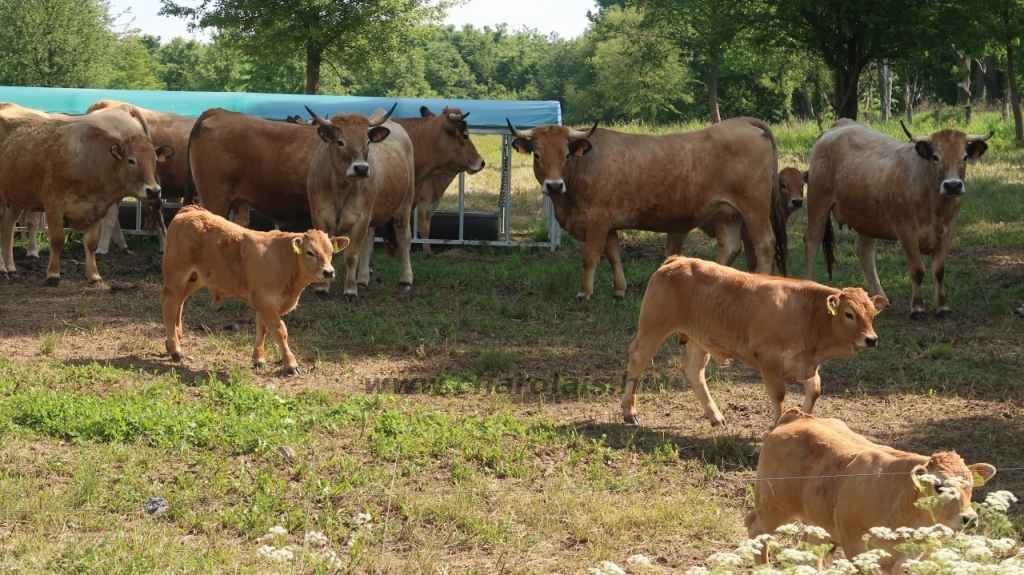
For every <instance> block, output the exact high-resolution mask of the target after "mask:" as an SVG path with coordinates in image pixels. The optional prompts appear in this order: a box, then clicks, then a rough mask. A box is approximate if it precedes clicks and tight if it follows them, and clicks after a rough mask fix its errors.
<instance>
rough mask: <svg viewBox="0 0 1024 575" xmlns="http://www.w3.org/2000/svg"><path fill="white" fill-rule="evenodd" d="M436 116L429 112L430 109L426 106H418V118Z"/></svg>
mask: <svg viewBox="0 0 1024 575" xmlns="http://www.w3.org/2000/svg"><path fill="white" fill-rule="evenodd" d="M436 115H437V114H435V113H433V112H431V111H430V108H428V107H426V106H420V117H421V118H433V117H434V116H436Z"/></svg>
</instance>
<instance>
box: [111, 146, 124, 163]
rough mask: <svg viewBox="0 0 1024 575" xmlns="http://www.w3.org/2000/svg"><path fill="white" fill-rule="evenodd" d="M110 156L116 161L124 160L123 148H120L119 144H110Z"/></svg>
mask: <svg viewBox="0 0 1024 575" xmlns="http://www.w3.org/2000/svg"><path fill="white" fill-rule="evenodd" d="M110 155H111V156H114V157H115V158H117V159H118V160H123V159H124V146H122V145H121V144H111V146H110Z"/></svg>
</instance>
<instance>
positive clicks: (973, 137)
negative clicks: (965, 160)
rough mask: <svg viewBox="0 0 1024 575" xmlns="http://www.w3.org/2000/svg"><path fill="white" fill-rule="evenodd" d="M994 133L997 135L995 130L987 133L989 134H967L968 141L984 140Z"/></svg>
mask: <svg viewBox="0 0 1024 575" xmlns="http://www.w3.org/2000/svg"><path fill="white" fill-rule="evenodd" d="M994 135H996V133H995V131H994V130H993V131H991V132H989V133H987V134H980V135H971V134H968V135H967V141H968V142H984V141H985V140H987V139H989V138H991V137H992V136H994Z"/></svg>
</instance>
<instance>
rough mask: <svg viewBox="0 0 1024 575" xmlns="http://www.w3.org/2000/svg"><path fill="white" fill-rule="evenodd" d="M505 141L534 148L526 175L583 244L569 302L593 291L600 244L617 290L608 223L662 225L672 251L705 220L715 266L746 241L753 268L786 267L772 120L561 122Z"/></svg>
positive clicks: (615, 253)
mask: <svg viewBox="0 0 1024 575" xmlns="http://www.w3.org/2000/svg"><path fill="white" fill-rule="evenodd" d="M508 128H509V131H510V132H512V135H513V136H515V140H514V141H513V142H512V147H514V148H515V149H516V150H517V151H519V152H520V153H523V154H528V153H531V152H532V153H533V173H534V175H535V176H536V177H537V181H538V182H540V184H541V191H542V192H543V193H544V194H545V195H547V196H548V197H549V198H551V201H552V204H553V205H554V209H555V217H556V218H557V219H558V223H559V225H561V226H562V228H563V229H564V230H565V231H567V232H568V233H569V234H570V235H571V236H573V237H574V238H575V239H577V240H579V241H582V242H584V246H583V268H584V272H583V282H582V284H581V285H580V290H579V293H578V294H577V296H576V300H577V301H578V302H582V301H585V300H586V299H588V298H589V297H590V296H591V294H592V293H593V291H594V268H595V267H596V266H597V263H598V260H599V259H600V257H601V252H602V250H603V251H604V254H605V255H606V256H607V257H608V261H609V262H610V263H611V265H612V272H613V275H614V289H615V292H614V296H615V298H616V299H622V298H624V297H625V294H626V276H625V274H624V273H623V270H622V262H621V259H620V253H619V237H618V234H617V233H616V230H621V229H638V230H647V231H652V232H669V233H673V232H674V235H675V238H674V240H675V241H672V242H670V243H671V244H672V245H673V248H674V249H671V250H670V251H672V252H678V251H681V249H682V244H683V241H682V240H683V239H684V238H685V236H686V233H688V232H689V231H690V230H692V229H694V228H698V227H705V226H709V225H711V226H713V228H714V230H715V235H716V237H717V239H718V256H717V258H716V260H717V261H718V263H720V264H724V265H730V264H731V263H732V261H733V260H734V259H735V258H736V256H737V255H738V254H739V251H740V249H741V247H742V240H741V233H742V232H743V231H744V229H745V233H746V234H747V235H748V237H749V238H750V241H751V243H752V244H753V249H754V252H755V253H756V255H757V262H758V263H757V271H758V272H759V273H764V274H770V273H771V271H772V264H773V261H774V262H775V263H777V264H778V265H779V269H780V271H782V272H783V273H785V260H786V258H785V254H786V228H785V217H784V215H785V214H784V205H783V202H781V201H778V198H779V195H780V190H779V179H778V152H777V150H776V145H775V136H774V135H773V134H772V131H771V128H769V127H768V125H767V124H765V123H764V122H762V121H761V120H757V119H754V118H734V119H731V120H726V121H724V122H721V123H718V124H715V125H714V126H711V127H709V128H705V129H703V130H698V131H696V132H688V133H682V134H667V135H664V136H648V135H639V134H625V133H621V132H614V131H612V130H599V129H597V124H595V125H594V127H593V128H591V129H590V130H589V131H580V130H573V129H570V128H566V127H564V126H557V125H550V126H538V127H536V128H533V129H531V130H517V129H515V128H514V127H513V126H512V122H511V121H508Z"/></svg>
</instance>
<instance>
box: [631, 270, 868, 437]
mask: <svg viewBox="0 0 1024 575" xmlns="http://www.w3.org/2000/svg"><path fill="white" fill-rule="evenodd" d="M887 303H888V301H886V299H885V298H884V297H882V296H874V297H871V298H869V297H868V295H867V294H866V293H865V292H864V290H862V289H860V288H846V289H844V290H838V289H835V288H831V287H828V286H823V285H820V284H816V283H814V282H810V281H806V280H794V279H787V278H776V277H771V276H764V275H758V274H748V273H744V272H741V271H739V270H735V269H733V268H730V267H727V266H722V265H719V264H716V263H712V262H706V261H704V260H699V259H692V258H684V257H678V256H673V257H670V258H668V259H667V260H665V263H664V264H662V266H661V267H660V268H658V271H656V272H654V275H653V276H652V277H651V281H650V282H649V283H648V284H647V292H646V293H645V294H644V300H643V303H642V304H641V306H640V325H639V329H638V330H637V335H636V339H634V340H633V343H631V344H630V345H629V368H628V371H627V373H626V377H627V381H626V392H625V395H623V397H622V416H623V418H624V419H625V420H626V422H627V423H632V424H638V423H639V421H638V419H637V416H636V392H637V388H638V387H639V384H640V376H641V375H643V372H644V368H645V367H647V364H648V363H650V361H651V358H653V357H654V354H655V353H656V352H657V351H658V348H659V347H661V342H663V341H665V338H666V337H667V336H668V335H669V334H673V333H675V334H678V336H679V343H681V344H682V343H685V344H686V355H685V356H684V357H683V374H684V375H686V379H687V381H689V382H690V387H691V388H693V392H694V393H695V394H696V395H697V399H699V400H700V402H701V405H702V406H703V407H704V414H705V415H706V416H707V418H708V419H709V420H711V424H712V425H725V419H724V418H723V417H722V413H721V412H720V411H718V407H717V406H716V405H715V400H713V399H712V398H711V395H710V394H709V392H708V386H707V382H705V380H704V368H705V367H706V366H707V364H708V360H709V359H711V358H712V357H714V358H715V361H716V362H718V363H721V362H723V361H725V360H727V359H738V360H740V361H742V362H743V363H745V364H747V365H749V366H751V367H754V368H757V369H758V370H759V371H760V372H761V377H763V378H764V385H765V388H766V389H767V390H768V396H769V398H770V399H771V401H772V421H778V419H779V415H781V414H782V400H783V399H784V398H785V397H786V382H788V381H796V382H800V383H802V384H803V386H804V411H806V412H808V413H810V412H811V410H812V409H814V402H815V401H816V400H817V399H818V396H819V395H820V394H821V376H819V375H818V368H819V367H820V366H821V364H822V363H824V362H825V361H828V360H829V359H832V358H834V357H846V356H851V355H854V354H855V353H857V352H858V351H860V350H862V349H865V348H868V347H875V346H876V345H877V344H878V336H877V335H876V334H875V330H874V329H873V328H872V323H873V322H874V317H875V312H876V311H877V310H881V309H883V308H885V306H886V304H887Z"/></svg>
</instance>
